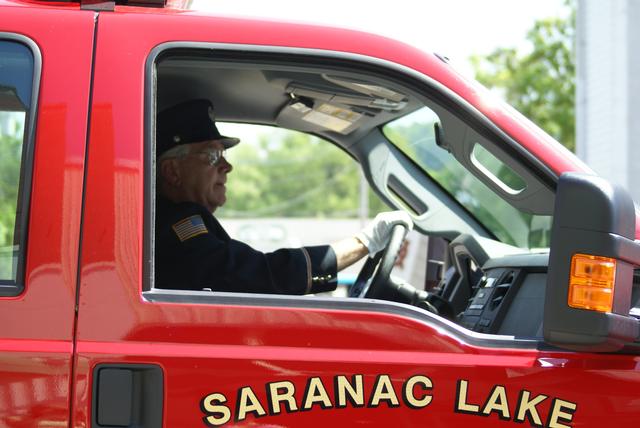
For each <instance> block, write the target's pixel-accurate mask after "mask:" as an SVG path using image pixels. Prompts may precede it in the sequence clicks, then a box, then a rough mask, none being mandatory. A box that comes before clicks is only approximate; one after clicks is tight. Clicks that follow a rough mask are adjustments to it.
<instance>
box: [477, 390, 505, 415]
mask: <svg viewBox="0 0 640 428" xmlns="http://www.w3.org/2000/svg"><path fill="white" fill-rule="evenodd" d="M491 412H498V413H501V414H502V416H500V417H501V418H502V419H509V417H510V416H511V415H510V414H509V405H508V402H507V391H506V390H505V389H504V386H501V385H496V386H495V387H494V388H493V391H492V392H491V396H490V397H489V399H488V400H487V402H486V404H485V405H484V408H483V409H482V414H484V415H490V414H491Z"/></svg>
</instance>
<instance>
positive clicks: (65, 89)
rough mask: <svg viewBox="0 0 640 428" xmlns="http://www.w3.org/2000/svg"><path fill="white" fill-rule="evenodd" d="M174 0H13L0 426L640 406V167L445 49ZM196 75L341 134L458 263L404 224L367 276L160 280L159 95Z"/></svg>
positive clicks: (2, 107)
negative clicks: (435, 277)
mask: <svg viewBox="0 0 640 428" xmlns="http://www.w3.org/2000/svg"><path fill="white" fill-rule="evenodd" d="M165 3H166V1H163V0H139V1H126V0H122V1H121V0H117V1H108V0H107V1H98V0H82V1H36V0H0V165H1V168H0V186H1V187H0V203H2V205H1V206H0V425H1V426H6V427H61V426H69V427H207V426H272V427H276V426H277V427H285V426H286V427H308V426H359V425H367V426H384V427H386V426H433V427H436V426H446V427H450V426H514V425H516V424H529V425H533V426H540V427H542V426H545V427H566V426H571V427H573V426H575V427H579V426H580V427H586V426H589V427H604V426H632V425H634V424H635V423H636V422H637V418H638V416H639V415H640V399H639V398H638V397H639V396H638V392H637V391H636V390H635V388H636V387H637V386H639V385H640V370H639V369H638V367H639V365H640V357H639V355H640V347H639V346H638V343H637V339H638V334H639V331H640V329H639V325H640V324H639V322H638V318H637V314H638V311H637V309H636V308H635V305H636V303H637V302H638V299H639V298H640V294H638V287H637V285H638V281H640V280H639V279H638V277H637V275H635V270H634V269H635V267H636V266H638V265H640V245H639V244H638V243H637V242H636V241H635V239H636V237H638V236H640V230H639V229H638V227H637V224H638V222H637V214H636V209H635V205H634V203H633V201H632V200H631V198H630V197H629V195H628V193H627V192H626V191H625V190H623V189H621V188H619V187H617V186H614V185H611V184H609V183H607V182H606V181H605V180H603V179H601V178H599V177H597V176H596V175H595V174H593V173H592V172H591V171H590V170H589V168H588V167H586V166H585V165H583V164H582V163H581V162H580V161H579V160H577V158H575V157H574V156H573V155H572V154H571V153H570V152H568V151H567V150H565V149H563V148H562V146H560V145H559V144H558V143H557V142H556V141H554V140H553V139H552V138H551V137H549V136H548V135H546V134H545V133H544V132H543V131H541V130H540V129H539V128H537V127H536V126H535V125H533V124H532V123H531V122H529V121H528V120H527V119H526V118H524V117H522V116H521V115H519V114H518V113H517V112H514V111H513V110H511V109H510V108H508V107H507V106H505V105H503V104H502V103H501V102H499V101H496V100H495V99H494V98H492V97H491V96H490V95H489V94H488V92H487V91H486V90H485V89H483V88H482V87H480V86H479V85H477V84H476V83H474V82H471V81H468V80H467V79H465V78H464V77H462V76H461V75H460V74H458V73H457V72H456V71H455V70H454V69H452V67H451V66H450V65H449V64H448V62H447V60H446V58H443V57H439V56H437V55H433V54H428V53H423V52H421V51H419V50H416V49H414V48H412V47H410V46H407V45H404V44H402V43H399V42H396V41H393V40H389V39H386V38H383V37H379V36H376V35H372V34H365V33H360V32H356V31H351V30H344V29H335V28H325V27H321V26H314V25H305V24H293V23H284V22H275V21H260V20H248V19H239V18H232V17H218V16H214V15H212V14H208V13H204V12H199V11H195V10H189V8H188V7H187V6H186V4H185V5H181V4H179V3H176V2H174V3H171V2H169V4H165ZM182 3H187V2H182ZM195 97H199V98H208V99H211V100H213V101H214V103H215V106H216V115H217V119H218V120H219V121H222V122H230V123H239V124H261V125H270V126H272V127H278V128H281V129H283V130H295V131H298V132H302V133H305V134H310V135H313V136H316V137H319V139H320V141H321V142H322V144H323V145H327V146H332V147H337V148H338V149H340V151H341V153H343V154H344V155H345V156H347V157H348V158H349V161H350V162H352V163H353V165H354V166H356V167H357V168H358V169H359V170H360V171H362V173H363V174H364V176H365V177H366V179H367V181H368V182H369V184H370V185H371V187H372V188H373V190H374V191H375V192H376V194H377V195H378V196H379V197H380V198H381V199H382V200H383V201H384V202H385V203H386V204H387V205H388V206H389V207H392V208H394V209H404V210H406V211H407V212H408V213H410V215H411V216H412V218H413V220H414V223H415V229H416V230H417V232H418V233H420V234H422V235H425V236H430V237H440V238H444V239H445V240H446V242H447V245H448V246H447V249H446V258H445V266H444V269H443V275H442V279H441V280H440V282H439V283H438V286H437V287H436V288H435V289H425V287H424V284H410V283H407V282H400V281H397V280H395V279H394V278H393V275H390V266H392V265H393V261H394V259H395V257H396V253H397V251H398V249H399V248H400V242H401V241H402V232H403V231H402V230H399V231H398V232H397V233H394V235H393V238H392V239H391V241H390V243H389V245H388V247H387V248H386V250H385V251H384V252H383V253H384V254H383V255H382V258H381V259H380V260H379V261H376V262H373V261H372V262H369V265H371V264H372V263H378V265H377V266H373V267H374V268H373V269H370V270H369V271H367V272H365V273H363V274H362V275H360V277H359V278H358V280H357V281H356V284H354V285H353V286H352V287H351V289H350V291H349V295H348V296H347V297H335V296H321V295H316V296H304V297H301V296H288V295H265V294H248V293H229V292H216V291H215V288H214V290H213V291H211V290H202V291H183V290H178V289H176V290H171V289H162V290H161V289H158V288H155V287H154V278H153V272H154V263H155V261H154V245H155V244H154V239H153V236H154V233H153V224H154V218H155V217H154V216H155V163H154V159H155V155H154V154H155V127H156V123H155V122H156V112H157V111H161V110H162V109H164V108H166V107H168V106H171V105H174V104H177V103H179V102H182V101H185V100H188V99H192V98H195ZM603 144H606V141H603ZM239 147H240V146H239ZM234 150H235V149H234ZM266 156H268V153H267V154H266ZM296 159H297V158H296V153H294V152H292V153H290V161H291V162H296ZM283 168H286V165H284V166H283ZM371 260H375V259H371ZM422 262H423V264H424V266H426V265H427V262H428V260H427V259H426V258H425V259H424V260H423V261H422ZM370 267H371V266H370ZM176 288H180V287H176ZM634 385H636V386H634Z"/></svg>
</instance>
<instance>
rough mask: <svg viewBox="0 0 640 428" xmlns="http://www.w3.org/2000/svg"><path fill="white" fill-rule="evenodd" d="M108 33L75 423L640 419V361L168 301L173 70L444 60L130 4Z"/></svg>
mask: <svg viewBox="0 0 640 428" xmlns="http://www.w3.org/2000/svg"><path fill="white" fill-rule="evenodd" d="M98 27H99V29H98V36H97V40H96V58H95V70H94V85H93V98H92V104H91V120H90V122H91V130H90V140H89V153H88V166H87V175H86V192H85V195H86V196H85V200H84V213H85V217H84V221H83V227H82V236H83V245H82V252H81V267H80V269H81V272H80V285H79V286H80V291H79V301H78V325H77V342H76V351H77V360H76V365H75V371H74V376H75V379H74V384H75V385H76V389H75V394H74V397H73V400H74V407H73V408H74V413H73V424H74V425H75V426H144V427H156V426H160V424H162V426H166V427H200V426H202V427H204V426H217V425H225V424H227V425H235V426H254V425H256V424H257V425H261V424H265V425H270V426H282V427H284V426H291V427H294V426H296V427H299V426H330V425H334V426H336V425H338V426H355V425H358V424H363V425H370V426H421V425H428V426H462V425H468V426H495V425H496V424H500V423H504V424H505V425H508V424H509V423H510V422H511V423H514V424H515V423H524V422H525V421H526V422H528V423H530V424H532V425H534V426H543V425H547V426H571V425H572V424H574V423H575V424H578V423H580V424H582V425H583V426H586V425H589V424H593V426H605V425H607V418H608V417H609V416H610V414H611V413H612V412H616V417H617V419H616V423H617V424H625V423H631V421H632V420H633V419H634V418H635V416H634V412H635V413H637V411H638V407H637V403H635V404H634V402H633V400H634V398H633V393H631V392H630V391H631V387H632V383H633V382H637V380H638V376H637V373H635V372H634V371H633V370H634V367H635V364H636V363H635V362H634V361H632V360H633V359H632V358H631V359H630V358H628V357H626V356H598V355H585V354H580V353H577V352H564V351H559V350H557V349H549V348H548V347H546V348H547V349H546V350H545V345H544V343H542V342H541V341H540V340H515V339H513V338H509V337H500V336H492V335H483V334H476V333H473V332H471V331H470V330H467V329H465V328H463V327H460V326H457V325H455V324H454V323H452V322H449V321H446V320H444V319H443V318H439V317H436V316H432V315H430V314H428V313H426V312H425V311H422V310H418V309H416V308H414V307H411V306H409V305H401V304H395V303H388V302H371V301H369V300H367V299H346V298H345V299H333V300H332V299H326V300H323V299H314V298H312V297H311V298H296V297H289V296H273V297H270V296H266V295H253V296H252V295H247V294H238V295H233V294H232V293H227V294H225V293H222V294H220V293H210V292H206V291H193V292H191V291H171V290H155V289H153V288H152V285H153V278H152V274H151V272H152V269H151V263H152V258H153V250H152V248H153V241H152V230H153V229H152V227H151V224H152V219H153V216H152V213H153V210H154V195H153V194H151V189H152V187H151V184H150V183H152V180H153V174H152V171H153V162H154V159H153V139H154V138H153V135H154V128H153V120H154V117H155V108H156V99H155V97H156V93H155V90H156V88H155V83H156V81H155V78H156V75H155V71H156V70H155V64H156V60H158V58H160V57H162V56H163V55H166V54H169V53H170V50H171V49H172V48H175V47H176V46H178V45H180V43H186V44H183V45H180V46H181V47H182V48H184V49H186V50H188V54H190V55H193V58H189V59H188V60H189V61H192V63H193V64H194V67H199V66H202V65H203V63H202V61H204V60H205V59H203V58H206V57H208V56H207V55H211V54H212V52H214V53H215V54H216V55H218V57H216V58H217V60H219V61H225V60H226V61H228V62H229V63H230V64H232V63H234V61H236V59H238V58H240V57H242V58H243V59H246V58H247V56H250V57H251V55H255V57H256V58H260V59H261V61H263V63H265V64H272V63H276V62H277V61H281V60H283V58H285V59H287V60H291V59H295V58H298V56H299V55H302V57H300V58H302V59H306V60H308V61H315V63H329V62H332V61H336V62H339V63H340V64H341V65H342V66H346V65H348V64H356V65H358V64H360V65H361V66H363V67H364V66H371V67H376V66H378V65H380V63H379V62H378V61H379V59H380V58H384V59H385V61H386V62H387V64H389V63H392V62H395V63H398V64H403V65H404V66H405V67H410V68H411V69H413V70H423V72H424V73H428V72H429V65H428V63H427V62H426V59H425V58H426V57H424V56H420V55H421V54H419V53H418V52H416V51H414V50H411V49H409V48H407V47H405V46H403V45H400V44H393V43H390V42H389V41H385V40H383V39H378V38H375V37H373V36H363V35H360V34H356V33H351V32H346V31H345V32H342V31H328V30H327V32H325V33H318V32H316V30H314V29H313V28H311V27H307V26H303V25H276V24H273V23H267V22H243V21H240V20H236V19H222V18H212V17H210V16H206V15H199V14H197V13H181V12H175V13H173V12H171V11H162V12H156V11H153V10H146V11H142V10H140V9H134V8H128V7H118V6H116V10H115V12H104V13H100V16H99V19H98ZM378 47H379V49H378ZM345 51H347V52H352V53H354V55H352V56H349V55H347V54H344V52H345ZM199 54H202V55H199ZM305 55H306V56H305ZM376 58H377V59H376ZM302 62H303V61H299V62H298V63H297V65H299V64H300V63H302ZM176 63H177V64H178V65H181V64H183V63H181V62H180V61H176ZM389 70H390V71H389ZM389 70H387V71H388V72H389V73H391V74H394V75H397V76H404V77H406V78H407V79H409V77H408V76H415V71H410V70H409V69H408V68H402V67H398V68H390V69H389ZM403 73H404V74H403ZM220 86H221V87H222V88H223V89H225V88H226V87H225V86H224V83H220ZM174 89H175V88H174ZM415 90H416V91H420V89H419V87H418V86H416V89H415ZM443 93H445V92H443ZM243 94H244V95H245V96H250V94H246V93H243ZM195 95H197V94H194V96H195ZM449 95H450V94H449ZM454 99H455V100H457V98H456V97H453V96H452V97H451V98H450V101H452V102H453V101H454ZM285 102H286V99H285ZM456 102H457V101H456ZM298 107H299V108H304V107H305V106H304V105H302V106H298ZM434 191H437V189H436V190H434ZM497 303H499V301H498V302H497ZM595 369H598V370H595ZM613 384H615V385H613ZM336 421H339V422H336Z"/></svg>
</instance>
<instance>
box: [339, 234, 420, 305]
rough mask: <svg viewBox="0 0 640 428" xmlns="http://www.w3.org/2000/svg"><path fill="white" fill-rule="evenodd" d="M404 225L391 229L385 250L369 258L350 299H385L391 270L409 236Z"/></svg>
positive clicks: (351, 292)
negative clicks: (405, 239)
mask: <svg viewBox="0 0 640 428" xmlns="http://www.w3.org/2000/svg"><path fill="white" fill-rule="evenodd" d="M407 232H408V230H407V227H406V226H405V225H404V224H396V225H394V226H393V229H391V238H390V239H389V243H388V244H387V246H386V247H385V249H384V250H382V251H379V252H378V253H377V254H376V255H375V256H373V257H368V258H367V261H366V262H365V264H364V266H362V269H361V270H360V273H359V274H358V277H357V278H356V282H355V283H354V284H353V285H352V286H351V288H349V297H358V298H365V297H366V298H369V299H378V298H381V297H383V295H384V293H385V287H386V286H387V284H389V276H390V275H391V270H392V269H393V266H394V264H395V262H396V259H397V258H398V253H399V252H400V248H402V243H403V242H404V238H405V236H406V235H407Z"/></svg>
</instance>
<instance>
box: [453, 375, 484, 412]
mask: <svg viewBox="0 0 640 428" xmlns="http://www.w3.org/2000/svg"><path fill="white" fill-rule="evenodd" d="M468 385H469V382H467V381H466V380H464V379H460V380H459V381H458V388H457V390H458V397H457V400H456V408H455V410H456V412H463V413H478V411H479V410H480V407H479V406H477V405H475V404H467V386H468Z"/></svg>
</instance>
